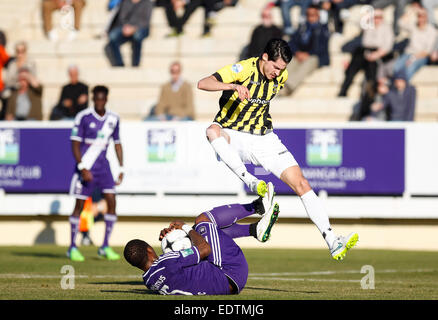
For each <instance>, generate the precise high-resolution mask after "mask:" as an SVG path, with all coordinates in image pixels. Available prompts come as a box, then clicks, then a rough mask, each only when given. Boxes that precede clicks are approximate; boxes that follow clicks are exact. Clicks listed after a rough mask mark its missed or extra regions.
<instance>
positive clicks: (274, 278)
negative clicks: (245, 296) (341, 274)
mask: <svg viewBox="0 0 438 320" xmlns="http://www.w3.org/2000/svg"><path fill="white" fill-rule="evenodd" d="M248 280H270V281H272V280H279V281H316V282H360V280H338V279H312V278H277V277H251V276H250V277H248Z"/></svg>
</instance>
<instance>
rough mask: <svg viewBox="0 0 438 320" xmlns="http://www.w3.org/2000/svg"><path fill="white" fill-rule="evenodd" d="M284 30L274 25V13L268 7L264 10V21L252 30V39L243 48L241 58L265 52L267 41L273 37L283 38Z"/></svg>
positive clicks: (256, 55)
mask: <svg viewBox="0 0 438 320" xmlns="http://www.w3.org/2000/svg"><path fill="white" fill-rule="evenodd" d="M282 37H283V31H282V30H281V29H280V28H279V27H277V26H276V25H274V23H273V21H272V13H271V11H270V10H268V9H263V11H262V23H261V24H259V25H258V26H257V27H255V29H254V30H253V31H252V34H251V41H250V43H249V45H248V46H246V47H245V48H244V49H243V52H242V54H241V56H240V59H239V60H245V59H248V58H250V57H258V56H260V54H261V53H262V52H263V49H264V48H265V46H266V43H267V42H268V41H269V40H271V39H273V38H280V39H281V38H282Z"/></svg>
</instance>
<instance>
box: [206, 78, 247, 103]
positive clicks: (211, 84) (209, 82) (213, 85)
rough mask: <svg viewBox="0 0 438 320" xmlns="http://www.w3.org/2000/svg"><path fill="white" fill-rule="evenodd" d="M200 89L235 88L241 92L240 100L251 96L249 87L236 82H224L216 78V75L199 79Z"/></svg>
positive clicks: (221, 89) (219, 89)
mask: <svg viewBox="0 0 438 320" xmlns="http://www.w3.org/2000/svg"><path fill="white" fill-rule="evenodd" d="M198 89H199V90H204V91H224V90H233V91H237V92H238V93H239V99H240V100H245V99H248V98H249V90H248V88H247V87H245V86H241V85H238V84H235V83H224V82H221V81H219V80H218V79H216V78H215V77H214V76H208V77H205V78H203V79H201V80H199V81H198Z"/></svg>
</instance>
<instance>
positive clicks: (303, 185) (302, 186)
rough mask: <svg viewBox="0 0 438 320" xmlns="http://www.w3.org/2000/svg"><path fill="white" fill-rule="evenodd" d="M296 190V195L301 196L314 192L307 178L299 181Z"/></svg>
mask: <svg viewBox="0 0 438 320" xmlns="http://www.w3.org/2000/svg"><path fill="white" fill-rule="evenodd" d="M295 188H296V193H297V194H298V195H299V196H302V195H303V194H305V193H306V192H308V191H310V190H312V187H311V186H310V183H309V181H307V179H306V178H304V177H302V178H300V179H299V180H298V183H297V185H296V186H295Z"/></svg>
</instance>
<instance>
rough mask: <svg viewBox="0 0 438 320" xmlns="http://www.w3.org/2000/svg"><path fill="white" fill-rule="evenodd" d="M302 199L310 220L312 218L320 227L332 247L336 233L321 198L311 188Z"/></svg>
mask: <svg viewBox="0 0 438 320" xmlns="http://www.w3.org/2000/svg"><path fill="white" fill-rule="evenodd" d="M301 201H302V202H303V205H304V208H305V209H306V212H307V215H308V216H309V218H310V220H312V222H313V223H314V224H315V225H316V227H317V228H318V229H319V231H320V232H321V234H322V236H323V237H324V240H325V242H327V245H328V247H329V249H330V248H331V246H332V245H333V242H334V241H335V239H336V235H335V233H334V232H333V231H332V228H331V226H330V221H329V218H328V215H327V213H326V211H325V209H324V207H323V205H322V202H321V199H319V198H318V196H317V195H316V193H315V192H314V191H313V190H310V191H308V192H306V193H305V194H303V195H302V196H301Z"/></svg>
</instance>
